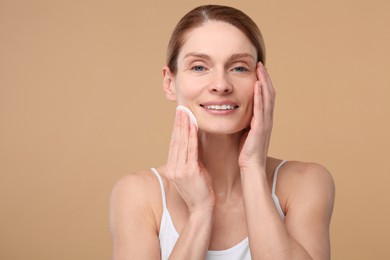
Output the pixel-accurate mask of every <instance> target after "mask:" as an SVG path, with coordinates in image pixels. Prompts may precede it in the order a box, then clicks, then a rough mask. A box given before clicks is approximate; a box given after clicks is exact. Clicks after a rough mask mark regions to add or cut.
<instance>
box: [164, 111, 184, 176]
mask: <svg viewBox="0 0 390 260" xmlns="http://www.w3.org/2000/svg"><path fill="white" fill-rule="evenodd" d="M179 112H180V111H176V114H175V121H174V124H173V130H172V135H171V141H170V143H169V152H168V160H167V166H168V173H172V174H173V173H174V172H175V171H176V166H177V161H178V154H179V151H178V149H179V141H180V138H179V134H180V125H181V114H180V113H179Z"/></svg>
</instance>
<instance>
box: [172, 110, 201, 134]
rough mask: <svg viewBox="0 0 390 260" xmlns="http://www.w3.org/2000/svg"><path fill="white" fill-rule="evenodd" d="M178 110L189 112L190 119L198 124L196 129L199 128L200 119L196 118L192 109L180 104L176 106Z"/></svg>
mask: <svg viewBox="0 0 390 260" xmlns="http://www.w3.org/2000/svg"><path fill="white" fill-rule="evenodd" d="M176 110H181V111H184V112H186V113H187V114H188V116H189V117H190V121H191V123H193V124H194V125H195V126H196V129H198V121H197V120H196V117H195V115H194V114H193V113H192V112H191V110H189V109H188V108H187V107H185V106H183V105H178V106H177V107H176Z"/></svg>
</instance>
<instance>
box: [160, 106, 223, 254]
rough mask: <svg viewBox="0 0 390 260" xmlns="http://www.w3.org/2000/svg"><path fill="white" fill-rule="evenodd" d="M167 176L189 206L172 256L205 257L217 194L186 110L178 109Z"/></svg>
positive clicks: (194, 127) (194, 128)
mask: <svg viewBox="0 0 390 260" xmlns="http://www.w3.org/2000/svg"><path fill="white" fill-rule="evenodd" d="M166 177H167V179H168V180H169V182H170V183H172V185H173V186H174V187H175V188H176V190H177V191H178V193H179V194H180V196H181V197H182V199H183V200H184V202H185V203H186V205H187V208H188V218H187V222H186V224H185V227H184V229H183V230H182V231H181V233H180V236H179V239H178V241H177V242H176V245H175V247H174V248H173V251H172V253H171V255H170V257H169V259H171V260H174V259H204V258H205V256H206V252H207V249H208V247H209V243H210V237H211V230H212V224H213V223H212V221H213V211H214V205H215V198H214V192H213V189H212V186H211V183H210V178H209V176H208V173H207V170H206V169H205V168H204V167H202V165H201V164H200V163H199V162H198V139H197V130H196V126H195V125H193V124H190V121H189V118H188V115H187V114H186V113H185V112H183V111H177V112H176V119H175V127H174V130H173V133H172V139H171V143H170V149H169V155H168V162H167V167H166Z"/></svg>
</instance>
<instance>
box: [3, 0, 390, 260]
mask: <svg viewBox="0 0 390 260" xmlns="http://www.w3.org/2000/svg"><path fill="white" fill-rule="evenodd" d="M204 3H209V2H207V1H177V0H166V1H154V2H151V1H93V0H89V1H88V0H82V1H53V0H41V1H28V0H25V1H22V0H9V1H7V0H0V210H1V218H0V258H1V259H7V260H13V259H39V260H45V259H56V260H62V259H109V258H110V254H111V252H110V251H111V244H110V236H109V228H108V201H109V194H110V190H111V188H112V186H113V184H114V182H115V181H116V180H117V179H118V178H120V176H123V175H124V174H127V173H129V172H131V171H135V170H138V169H144V168H148V167H152V166H157V165H159V164H162V163H164V161H165V158H166V153H167V144H168V141H169V136H170V131H171V124H172V119H173V113H174V112H173V111H174V104H172V103H169V102H168V101H165V99H164V97H163V94H162V90H161V78H162V77H161V75H162V74H161V68H162V66H163V65H164V58H165V47H166V44H167V41H168V37H169V34H170V32H171V31H172V29H173V26H174V25H175V24H176V22H177V21H178V19H179V18H180V17H181V16H182V15H183V14H184V13H185V12H187V11H189V10H190V9H192V8H193V7H195V6H196V5H199V4H204ZM214 3H220V4H228V5H232V6H235V7H238V8H240V9H242V10H243V11H244V12H246V13H247V14H249V15H250V16H251V17H252V18H253V19H254V20H255V21H256V22H257V23H258V24H259V26H260V28H261V30H262V31H263V34H264V37H265V41H266V46H267V51H268V55H267V56H268V64H267V66H268V70H269V72H270V74H271V76H272V79H273V82H274V85H275V87H276V89H277V92H278V96H277V107H276V115H275V117H276V118H275V127H274V133H273V142H272V147H271V151H270V154H271V155H272V156H277V157H281V158H284V159H288V160H293V159H294V160H304V161H316V162H320V163H322V164H324V165H325V166H326V167H328V169H329V170H330V171H331V172H332V174H333V176H334V179H335V182H336V186H337V197H336V205H335V211H334V217H333V221H332V227H331V232H332V250H333V251H332V255H333V259H336V260H339V259H355V260H356V259H390V253H389V250H388V246H389V241H390V239H389V234H390V230H389V224H388V222H389V221H388V219H389V218H388V215H389V214H390V207H389V202H388V199H389V197H390V189H389V184H390V176H389V173H390V171H389V146H390V138H389V136H388V134H389V133H390V124H389V119H390V106H389V101H390V99H389V98H390V76H389V68H390V51H389V46H390V29H389V28H390V16H389V13H390V4H389V1H386V0H382V1H379V0H371V1H368V0H366V1H357V0H349V1H348V0H332V1H309V0H296V1H283V2H282V1H271V0H269V1H249V0H247V1H214Z"/></svg>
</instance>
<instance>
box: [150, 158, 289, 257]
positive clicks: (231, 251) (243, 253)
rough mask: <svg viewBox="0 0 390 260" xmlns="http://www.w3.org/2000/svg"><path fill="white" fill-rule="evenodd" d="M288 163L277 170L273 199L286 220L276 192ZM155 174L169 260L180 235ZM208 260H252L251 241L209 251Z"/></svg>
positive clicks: (163, 254)
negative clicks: (280, 175) (279, 175)
mask: <svg viewBox="0 0 390 260" xmlns="http://www.w3.org/2000/svg"><path fill="white" fill-rule="evenodd" d="M285 162H286V161H282V162H281V163H280V164H279V165H278V167H276V169H275V173H274V178H273V183H272V191H271V193H272V198H273V200H274V202H275V206H276V209H277V210H278V212H279V215H280V217H281V218H282V219H283V220H284V218H285V215H284V213H283V211H282V208H281V207H280V203H279V199H278V197H277V196H276V193H275V190H276V179H277V177H278V172H279V169H280V167H282V166H283V164H284V163H285ZM152 171H153V173H154V174H155V175H156V176H157V178H158V181H159V182H160V187H161V193H162V204H163V213H162V217H161V224H160V232H159V239H160V248H161V259H162V260H166V259H168V257H169V255H170V254H171V252H172V250H173V248H174V246H175V244H176V241H177V239H178V238H179V234H178V233H177V231H176V228H175V225H174V224H173V221H172V217H171V215H170V214H169V211H168V208H167V201H166V196H165V189H164V183H163V181H162V178H161V176H160V174H159V173H158V172H157V170H156V169H155V168H152ZM206 259H207V260H222V259H225V260H227V259H228V260H236V259H237V260H251V259H252V258H251V253H250V250H249V240H248V237H246V238H245V239H244V240H242V241H241V242H240V243H238V244H237V245H235V246H233V247H231V248H228V249H225V250H218V251H215V250H208V251H207V255H206Z"/></svg>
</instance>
